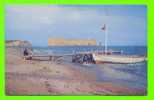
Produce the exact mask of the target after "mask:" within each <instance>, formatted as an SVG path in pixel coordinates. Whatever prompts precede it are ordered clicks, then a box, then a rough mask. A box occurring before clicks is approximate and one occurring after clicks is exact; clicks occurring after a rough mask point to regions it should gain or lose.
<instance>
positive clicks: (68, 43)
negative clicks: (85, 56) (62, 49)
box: [48, 39, 96, 46]
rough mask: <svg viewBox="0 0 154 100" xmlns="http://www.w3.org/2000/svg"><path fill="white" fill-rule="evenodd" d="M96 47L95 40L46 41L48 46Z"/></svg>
mask: <svg viewBox="0 0 154 100" xmlns="http://www.w3.org/2000/svg"><path fill="white" fill-rule="evenodd" d="M88 45H91V46H93V45H96V40H92V39H91V40H90V39H88V40H81V39H48V46H88Z"/></svg>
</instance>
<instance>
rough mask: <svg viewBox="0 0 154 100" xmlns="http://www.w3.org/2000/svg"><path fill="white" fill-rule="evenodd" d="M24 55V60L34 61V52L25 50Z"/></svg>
mask: <svg viewBox="0 0 154 100" xmlns="http://www.w3.org/2000/svg"><path fill="white" fill-rule="evenodd" d="M23 55H24V59H29V60H31V59H32V52H31V53H30V52H29V51H28V49H27V48H25V50H24V52H23ZM29 55H30V57H28V56H29ZM27 57H28V58H27Z"/></svg>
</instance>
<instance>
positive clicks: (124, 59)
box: [92, 53, 146, 64]
mask: <svg viewBox="0 0 154 100" xmlns="http://www.w3.org/2000/svg"><path fill="white" fill-rule="evenodd" d="M92 55H93V59H94V60H95V62H96V63H100V62H104V63H121V64H128V63H138V62H143V61H146V57H145V56H127V55H112V54H111V55H107V54H97V53H93V54H92Z"/></svg>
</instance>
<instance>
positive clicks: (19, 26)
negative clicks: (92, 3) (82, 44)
mask: <svg viewBox="0 0 154 100" xmlns="http://www.w3.org/2000/svg"><path fill="white" fill-rule="evenodd" d="M94 8H97V7H93V8H90V7H88V8H87V7H80V8H79V7H73V6H71V7H66V6H57V5H48V6H47V5H46V6H42V5H40V6H7V7H6V31H7V32H8V34H9V33H10V32H12V33H16V34H17V35H18V34H22V33H23V34H24V33H31V34H32V35H31V38H32V37H35V36H36V34H37V35H40V37H41V38H44V40H45V39H47V38H48V37H49V36H50V37H67V38H69V37H71V38H87V37H88V38H95V39H98V40H99V41H102V42H103V41H104V38H103V37H104V34H103V32H102V30H101V27H102V26H103V24H104V23H107V28H108V29H109V30H108V32H109V35H110V37H111V39H112V40H115V41H120V40H118V39H116V38H115V39H114V37H118V36H119V37H121V38H122V39H125V40H126V39H127V42H128V41H134V43H135V42H136V41H144V42H145V41H146V39H145V36H146V30H147V28H146V25H147V24H146V19H145V18H144V17H140V16H138V15H135V14H134V13H133V10H131V11H130V12H127V13H128V14H127V16H126V15H122V13H124V11H122V12H120V11H118V13H115V12H114V13H112V11H110V14H109V15H108V16H107V15H106V14H105V11H104V9H101V8H97V9H94ZM110 9H112V8H110ZM113 9H116V8H113ZM125 13H126V12H125ZM42 32H43V33H42ZM66 34H67V35H66ZM18 36H19V35H18ZM18 36H17V37H18ZM10 37H11V36H10ZM13 37H15V36H12V38H13ZM27 38H30V36H29V37H27ZM120 42H121V41H120ZM125 42H126V41H124V43H125ZM112 43H114V42H113V41H112Z"/></svg>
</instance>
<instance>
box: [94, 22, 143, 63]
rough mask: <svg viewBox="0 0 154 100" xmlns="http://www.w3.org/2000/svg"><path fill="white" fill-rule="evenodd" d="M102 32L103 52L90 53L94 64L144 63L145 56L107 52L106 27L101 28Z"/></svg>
mask: <svg viewBox="0 0 154 100" xmlns="http://www.w3.org/2000/svg"><path fill="white" fill-rule="evenodd" d="M102 30H103V31H104V32H105V52H104V53H102V54H100V53H92V55H93V59H94V60H95V62H96V63H99V62H107V63H123V64H127V63H138V62H143V61H146V56H136V55H131V56H130V55H122V54H119V55H115V54H112V53H110V52H108V51H107V31H106V25H105V24H104V26H103V27H102Z"/></svg>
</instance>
